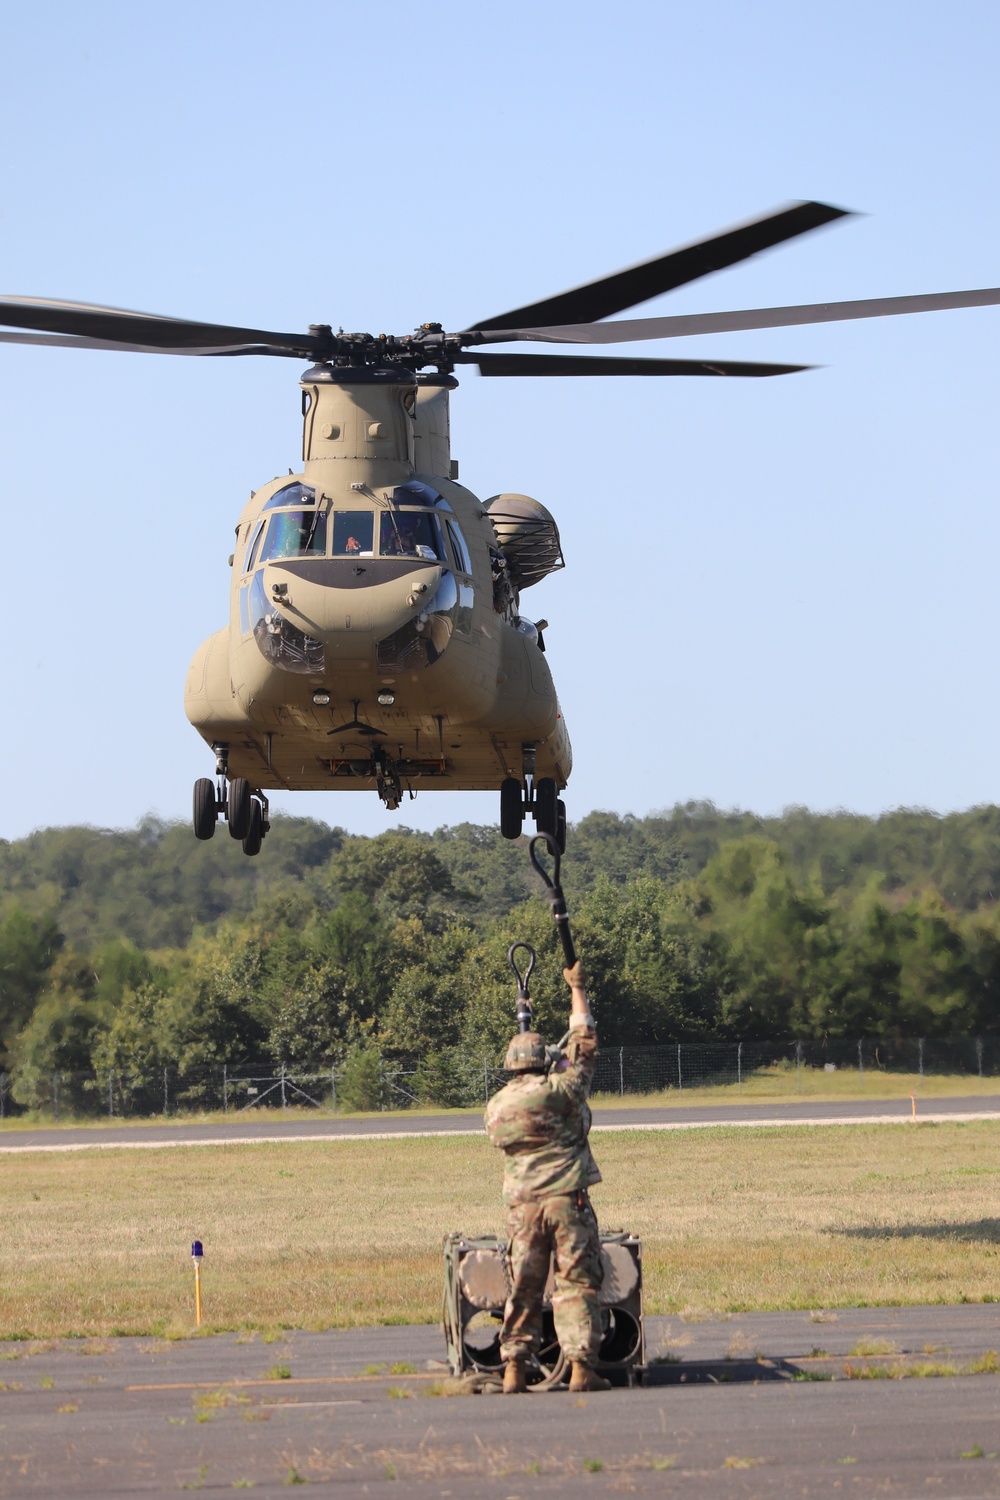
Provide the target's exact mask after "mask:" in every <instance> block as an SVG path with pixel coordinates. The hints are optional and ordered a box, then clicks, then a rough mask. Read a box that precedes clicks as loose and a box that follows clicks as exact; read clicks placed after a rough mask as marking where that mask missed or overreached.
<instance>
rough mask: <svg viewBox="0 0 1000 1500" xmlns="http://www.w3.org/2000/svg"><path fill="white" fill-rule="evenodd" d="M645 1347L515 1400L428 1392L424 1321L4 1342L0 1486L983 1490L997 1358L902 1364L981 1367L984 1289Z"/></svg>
mask: <svg viewBox="0 0 1000 1500" xmlns="http://www.w3.org/2000/svg"><path fill="white" fill-rule="evenodd" d="M647 1348H648V1350H649V1354H650V1356H651V1358H652V1359H654V1360H655V1359H656V1358H657V1357H659V1358H660V1359H662V1360H663V1362H662V1363H652V1364H651V1368H650V1372H649V1378H648V1383H647V1384H646V1385H645V1386H644V1387H643V1388H641V1389H637V1390H625V1389H622V1390H614V1391H611V1392H609V1393H607V1394H600V1395H589V1396H581V1397H576V1396H571V1395H569V1394H568V1393H567V1392H558V1393H550V1394H540V1395H530V1394H529V1395H526V1396H523V1397H520V1398H517V1399H513V1398H505V1397H502V1396H486V1395H481V1396H477V1395H455V1396H448V1395H443V1394H439V1393H440V1392H441V1391H442V1387H444V1388H445V1389H447V1388H448V1384H449V1383H448V1382H447V1381H446V1380H444V1378H443V1372H442V1371H441V1370H440V1368H438V1367H437V1366H436V1362H438V1361H440V1360H441V1359H442V1358H443V1355H444V1343H443V1339H442V1337H441V1334H440V1331H439V1330H438V1329H436V1328H428V1327H416V1328H414V1327H399V1328H372V1329H356V1330H351V1331H339V1332H331V1333H322V1334H316V1333H309V1334H306V1333H289V1334H287V1335H286V1336H283V1337H282V1338H281V1339H280V1340H278V1341H277V1342H273V1343H264V1342H262V1340H261V1339H260V1337H259V1336H243V1337H240V1336H235V1335H225V1336H216V1337H212V1338H205V1339H192V1340H189V1341H183V1342H178V1343H169V1344H167V1343H159V1342H157V1341H155V1340H149V1339H131V1340H130V1339H115V1340H109V1341H81V1342H78V1343H76V1342H71V1341H65V1342H61V1343H58V1344H57V1343H51V1344H44V1343H43V1344H27V1343H26V1344H4V1345H0V1495H2V1496H4V1497H7V1496H11V1497H22V1496H40V1495H45V1496H102V1497H103V1496H137V1497H138V1496H160V1495H167V1494H170V1495H176V1494H177V1493H178V1491H181V1490H189V1489H200V1490H203V1491H205V1492H206V1493H216V1494H218V1493H220V1492H222V1491H225V1492H227V1493H229V1492H231V1491H233V1490H234V1489H242V1488H251V1487H252V1488H253V1489H254V1490H255V1491H256V1492H257V1493H258V1494H260V1495H262V1496H269V1495H274V1496H277V1495H278V1494H279V1493H281V1494H285V1493H287V1490H288V1489H289V1488H290V1487H292V1486H295V1485H297V1484H299V1483H300V1482H302V1483H308V1484H309V1485H310V1486H311V1487H312V1488H313V1489H314V1490H316V1491H318V1492H319V1493H321V1494H327V1495H331V1496H337V1497H344V1500H354V1497H356V1496H357V1497H360V1496H362V1495H365V1496H373V1497H393V1500H398V1496H399V1495H400V1494H406V1495H407V1496H408V1497H409V1500H423V1497H431V1496H435V1497H436V1496H442V1497H445V1496H459V1495H463V1496H464V1495H470V1494H475V1495H476V1496H483V1497H486V1500H494V1497H497V1500H500V1497H506V1500H527V1497H529V1496H531V1497H533V1496H573V1497H574V1500H579V1497H580V1496H586V1495H594V1496H596V1495H604V1494H609V1493H614V1494H617V1493H636V1494H649V1495H654V1494H655V1495H675V1494H676V1495H689V1496H696V1497H699V1500H701V1497H706V1500H707V1497H713V1500H714V1497H716V1496H734V1497H740V1500H745V1497H746V1500H748V1497H752V1496H768V1497H778V1500H782V1497H785V1496H789V1497H790V1496H793V1495H794V1496H802V1495H808V1496H830V1497H833V1496H837V1497H842V1496H875V1495H878V1496H889V1497H897V1496H898V1497H913V1496H918V1495H920V1496H923V1495H933V1496H935V1497H942V1500H943V1497H963V1500H978V1497H987V1496H989V1497H993V1500H995V1497H996V1496H997V1495H998V1494H1000V1376H998V1375H997V1374H995V1373H981V1374H964V1373H957V1374H941V1375H939V1376H938V1377H937V1378H916V1375H917V1372H918V1371H919V1370H920V1368H921V1367H923V1368H924V1370H925V1371H926V1370H927V1369H928V1368H931V1369H933V1368H937V1369H939V1370H942V1371H944V1370H948V1369H954V1370H958V1371H962V1370H965V1369H967V1368H968V1366H969V1365H970V1364H971V1363H972V1362H974V1361H977V1360H978V1361H979V1362H980V1364H981V1365H984V1366H986V1367H989V1366H991V1365H992V1364H994V1363H995V1361H992V1360H990V1358H989V1352H990V1351H996V1350H998V1349H1000V1306H996V1305H988V1306H961V1307H931V1308H874V1309H857V1310H846V1311H845V1310H841V1311H840V1312H838V1313H836V1314H834V1313H808V1312H801V1313H773V1314H747V1315H741V1316H734V1317H732V1318H728V1319H722V1320H710V1321H706V1322H701V1323H685V1322H683V1321H682V1320H681V1319H676V1318H650V1319H648V1320H647ZM394 1364H395V1365H397V1366H399V1368H398V1369H397V1371H395V1372H393V1371H392V1369H391V1366H392V1365H394ZM429 1364H430V1368H429ZM907 1370H909V1371H910V1372H911V1378H886V1377H887V1376H892V1375H894V1376H901V1375H902V1374H903V1373H904V1372H905V1371H907ZM866 1374H867V1375H868V1376H869V1377H872V1378H862V1377H863V1376H864V1375H866ZM874 1377H880V1378H874ZM980 1454H982V1456H979V1455H980Z"/></svg>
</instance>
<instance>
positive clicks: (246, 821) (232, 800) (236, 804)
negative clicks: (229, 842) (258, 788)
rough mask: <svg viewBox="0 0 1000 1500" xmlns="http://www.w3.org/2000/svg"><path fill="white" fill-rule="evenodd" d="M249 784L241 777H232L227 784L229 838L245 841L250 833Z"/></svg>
mask: <svg viewBox="0 0 1000 1500" xmlns="http://www.w3.org/2000/svg"><path fill="white" fill-rule="evenodd" d="M250 807H251V804H250V783H249V781H246V780H244V778H243V777H242V776H234V777H233V779H232V781H231V782H230V783H229V796H228V798H227V806H226V817H227V819H228V822H229V837H230V838H232V839H245V838H246V836H247V834H248V833H249V832H250Z"/></svg>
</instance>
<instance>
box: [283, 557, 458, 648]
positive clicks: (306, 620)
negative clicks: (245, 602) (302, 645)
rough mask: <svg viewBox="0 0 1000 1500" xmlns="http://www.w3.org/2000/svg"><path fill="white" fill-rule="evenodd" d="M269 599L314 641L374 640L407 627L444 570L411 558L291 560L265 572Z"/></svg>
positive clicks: (430, 593) (428, 598)
mask: <svg viewBox="0 0 1000 1500" xmlns="http://www.w3.org/2000/svg"><path fill="white" fill-rule="evenodd" d="M264 574H265V576H264V589H265V593H266V595H267V598H268V599H269V600H271V601H272V602H273V603H274V604H276V605H278V606H279V607H280V608H281V610H282V611H283V612H285V613H287V614H288V616H289V618H290V619H292V620H294V621H295V622H296V623H297V624H298V625H299V627H300V628H301V629H303V630H306V631H307V632H308V633H309V634H310V635H313V636H316V637H317V638H318V639H325V638H328V637H337V636H340V635H342V634H343V633H346V632H349V633H350V634H351V635H352V636H353V637H357V635H358V634H359V633H362V634H370V635H371V636H373V637H374V638H376V639H380V638H381V637H383V636H385V635H389V634H391V633H392V632H393V631H395V630H398V629H399V628H400V627H401V626H403V625H405V624H406V623H407V622H408V621H410V620H411V619H412V617H413V616H414V615H415V614H416V615H419V614H420V612H421V610H422V609H423V606H424V605H425V603H426V602H427V601H428V600H430V599H432V598H433V597H434V595H435V593H436V592H437V589H438V586H439V584H440V579H441V574H442V569H441V568H440V567H439V566H437V565H435V564H430V563H427V562H423V561H415V560H411V559H390V558H373V559H365V560H345V559H341V558H309V559H293V560H289V561H282V562H276V563H269V564H267V565H266V566H265V570H264Z"/></svg>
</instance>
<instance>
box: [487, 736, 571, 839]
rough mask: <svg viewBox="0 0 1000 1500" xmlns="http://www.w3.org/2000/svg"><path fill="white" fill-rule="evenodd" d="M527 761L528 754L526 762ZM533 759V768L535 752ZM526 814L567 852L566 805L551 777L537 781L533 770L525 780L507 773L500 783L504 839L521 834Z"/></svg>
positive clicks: (531, 758) (501, 829) (501, 822)
mask: <svg viewBox="0 0 1000 1500" xmlns="http://www.w3.org/2000/svg"><path fill="white" fill-rule="evenodd" d="M528 760H529V757H528V756H527V755H526V756H525V763H526V765H527V763H528ZM530 761H531V765H532V768H533V766H534V755H533V754H532V755H531V757H530ZM526 814H530V815H531V816H532V817H533V818H534V820H535V827H536V829H537V830H538V832H539V833H549V834H551V835H552V837H553V838H554V839H555V840H556V842H557V843H558V845H559V852H560V853H561V854H565V852H566V804H565V802H563V800H562V798H561V797H560V796H559V788H558V787H557V786H556V783H555V781H554V779H553V778H552V777H551V776H542V777H540V778H539V780H537V781H536V780H535V778H534V776H533V774H532V773H531V771H527V772H526V774H525V779H524V782H523V783H522V782H520V781H518V779H517V777H516V776H508V777H506V778H505V779H504V781H502V782H501V784H500V832H501V833H502V835H503V837H504V838H505V839H516V838H519V837H520V835H521V830H522V828H523V827H524V818H525V815H526Z"/></svg>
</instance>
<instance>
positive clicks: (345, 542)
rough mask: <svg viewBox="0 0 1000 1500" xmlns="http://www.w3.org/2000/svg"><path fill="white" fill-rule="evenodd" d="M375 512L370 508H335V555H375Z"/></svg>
mask: <svg viewBox="0 0 1000 1500" xmlns="http://www.w3.org/2000/svg"><path fill="white" fill-rule="evenodd" d="M374 538H375V514H374V512H373V511H370V510H335V511H334V513H333V555H334V557H373V556H374V553H375V540H374Z"/></svg>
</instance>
